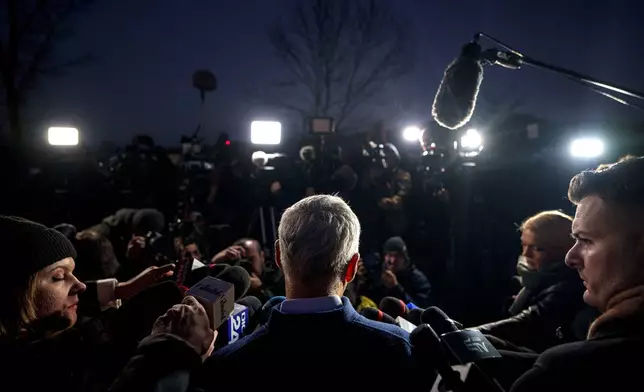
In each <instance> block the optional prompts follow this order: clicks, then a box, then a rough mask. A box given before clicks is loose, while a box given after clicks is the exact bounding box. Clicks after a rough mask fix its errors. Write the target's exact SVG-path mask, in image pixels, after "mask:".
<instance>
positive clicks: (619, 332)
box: [512, 157, 644, 392]
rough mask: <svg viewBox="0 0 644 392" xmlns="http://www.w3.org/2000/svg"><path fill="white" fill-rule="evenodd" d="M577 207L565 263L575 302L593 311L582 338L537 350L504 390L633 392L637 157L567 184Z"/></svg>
mask: <svg viewBox="0 0 644 392" xmlns="http://www.w3.org/2000/svg"><path fill="white" fill-rule="evenodd" d="M568 198H569V199H570V201H571V202H573V203H574V204H575V205H576V206H577V211H576V213H575V219H574V220H573V223H572V235H573V237H574V239H575V244H574V246H573V247H572V248H571V249H570V250H569V251H568V254H567V255H566V264H567V265H568V266H569V267H571V268H573V269H575V270H577V272H578V273H579V276H580V278H581V279H582V281H583V284H584V286H585V288H586V291H585V292H584V293H583V299H584V301H585V302H586V303H587V304H588V305H591V306H593V307H595V308H597V309H598V310H600V311H601V313H602V314H601V315H600V316H599V318H597V319H596V320H595V321H594V322H593V323H592V325H591V326H590V329H589V331H588V337H587V340H585V341H582V342H574V343H567V344H563V345H560V346H557V347H553V348H551V349H549V350H546V351H545V352H543V353H542V354H541V355H540V357H539V359H538V360H537V362H536V363H535V365H534V367H533V368H532V369H531V370H529V371H528V372H527V373H526V374H524V375H523V376H522V377H521V378H520V379H519V380H517V382H516V383H515V384H514V385H513V386H512V391H514V392H528V391H530V392H531V391H553V392H554V391H571V390H576V391H584V392H592V391H639V390H641V389H642V386H641V384H642V380H641V368H642V366H641V359H640V357H641V355H642V351H643V350H644V157H639V158H634V159H633V158H632V159H626V160H624V161H622V162H619V163H616V164H614V165H610V166H609V167H606V168H603V169H601V170H591V171H584V172H581V173H579V174H577V175H576V176H575V177H573V179H572V180H571V181H570V186H569V188H568Z"/></svg>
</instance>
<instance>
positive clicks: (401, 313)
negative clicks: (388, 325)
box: [378, 297, 409, 318]
mask: <svg viewBox="0 0 644 392" xmlns="http://www.w3.org/2000/svg"><path fill="white" fill-rule="evenodd" d="M378 309H380V310H382V311H383V312H385V313H386V314H388V315H390V316H391V317H393V318H396V317H403V318H406V315H407V313H408V312H409V309H407V305H405V302H403V301H402V300H400V299H398V298H395V297H385V298H383V299H382V300H381V301H380V305H379V306H378Z"/></svg>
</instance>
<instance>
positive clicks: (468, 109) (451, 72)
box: [432, 42, 483, 129]
mask: <svg viewBox="0 0 644 392" xmlns="http://www.w3.org/2000/svg"><path fill="white" fill-rule="evenodd" d="M480 56H481V46H480V45H479V44H477V43H476V42H470V43H469V44H467V45H465V46H464V47H463V49H462V50H461V55H460V56H459V57H458V58H457V59H456V60H454V61H453V62H452V63H451V64H450V65H449V66H448V67H447V69H446V70H445V74H444V75H443V80H441V83H440V85H439V86H438V91H437V92H436V97H435V98H434V104H433V105H432V117H434V120H436V122H437V123H438V124H439V125H441V126H443V127H445V128H449V129H457V128H460V127H462V126H463V125H465V124H467V123H468V122H469V121H470V119H471V118H472V114H473V113H474V107H475V106H476V98H477V96H478V94H479V87H480V86H481V81H482V80H483V66H482V64H481V61H480V59H481V57H480Z"/></svg>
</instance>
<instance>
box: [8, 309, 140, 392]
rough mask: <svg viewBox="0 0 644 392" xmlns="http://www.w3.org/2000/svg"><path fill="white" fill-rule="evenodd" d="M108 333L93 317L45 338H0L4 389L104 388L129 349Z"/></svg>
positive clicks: (88, 390)
mask: <svg viewBox="0 0 644 392" xmlns="http://www.w3.org/2000/svg"><path fill="white" fill-rule="evenodd" d="M108 336H109V334H108V333H107V330H106V326H105V325H104V324H103V322H102V319H101V318H95V319H91V320H89V321H87V322H86V323H82V325H79V326H77V327H74V328H70V329H67V330H65V331H62V332H60V333H58V334H56V335H53V336H51V337H47V338H42V339H34V338H33V337H32V338H26V339H9V338H5V339H3V340H2V341H0V358H1V359H0V362H1V363H2V366H1V367H0V379H1V380H2V382H3V385H4V386H6V387H8V386H11V388H7V390H20V391H48V390H57V391H67V392H74V391H83V392H92V391H104V390H107V388H108V387H109V385H110V384H111V383H112V381H113V380H114V378H115V377H116V376H117V375H118V374H119V372H120V370H121V369H122V368H123V366H124V365H125V364H126V363H127V359H128V355H127V354H125V352H126V351H128V350H124V349H121V348H120V347H117V346H116V345H115V344H113V343H110V341H109V337H108ZM135 348H136V346H134V347H133V348H131V352H133V351H134V349H135ZM121 354H123V355H121Z"/></svg>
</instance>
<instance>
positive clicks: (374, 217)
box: [360, 143, 411, 251]
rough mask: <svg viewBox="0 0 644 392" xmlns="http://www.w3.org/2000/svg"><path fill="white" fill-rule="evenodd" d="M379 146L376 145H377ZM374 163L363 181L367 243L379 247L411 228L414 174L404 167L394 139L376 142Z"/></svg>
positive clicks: (363, 215) (372, 152) (373, 152)
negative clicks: (409, 209)
mask: <svg viewBox="0 0 644 392" xmlns="http://www.w3.org/2000/svg"><path fill="white" fill-rule="evenodd" d="M373 146H375V147H373ZM372 149H373V151H371V153H370V154H372V155H375V157H372V164H371V165H370V167H369V168H368V169H367V172H368V174H367V176H366V177H365V178H364V180H363V184H362V190H361V192H362V197H361V198H362V199H363V200H364V202H363V204H366V205H364V206H363V212H362V213H361V214H360V215H361V219H363V221H365V223H366V224H365V233H364V237H365V240H366V244H365V246H366V247H367V248H371V250H373V251H376V249H377V247H378V246H379V245H380V244H382V243H383V242H384V241H385V240H386V239H387V238H390V237H394V236H403V235H404V234H405V233H406V231H407V216H406V211H405V200H406V198H407V196H408V195H409V192H410V190H411V175H410V174H409V172H407V171H405V170H403V169H401V168H400V153H399V152H398V149H397V148H396V147H395V146H394V145H393V144H391V143H387V144H385V145H384V146H382V148H380V147H379V146H377V145H375V144H373V145H372Z"/></svg>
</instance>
